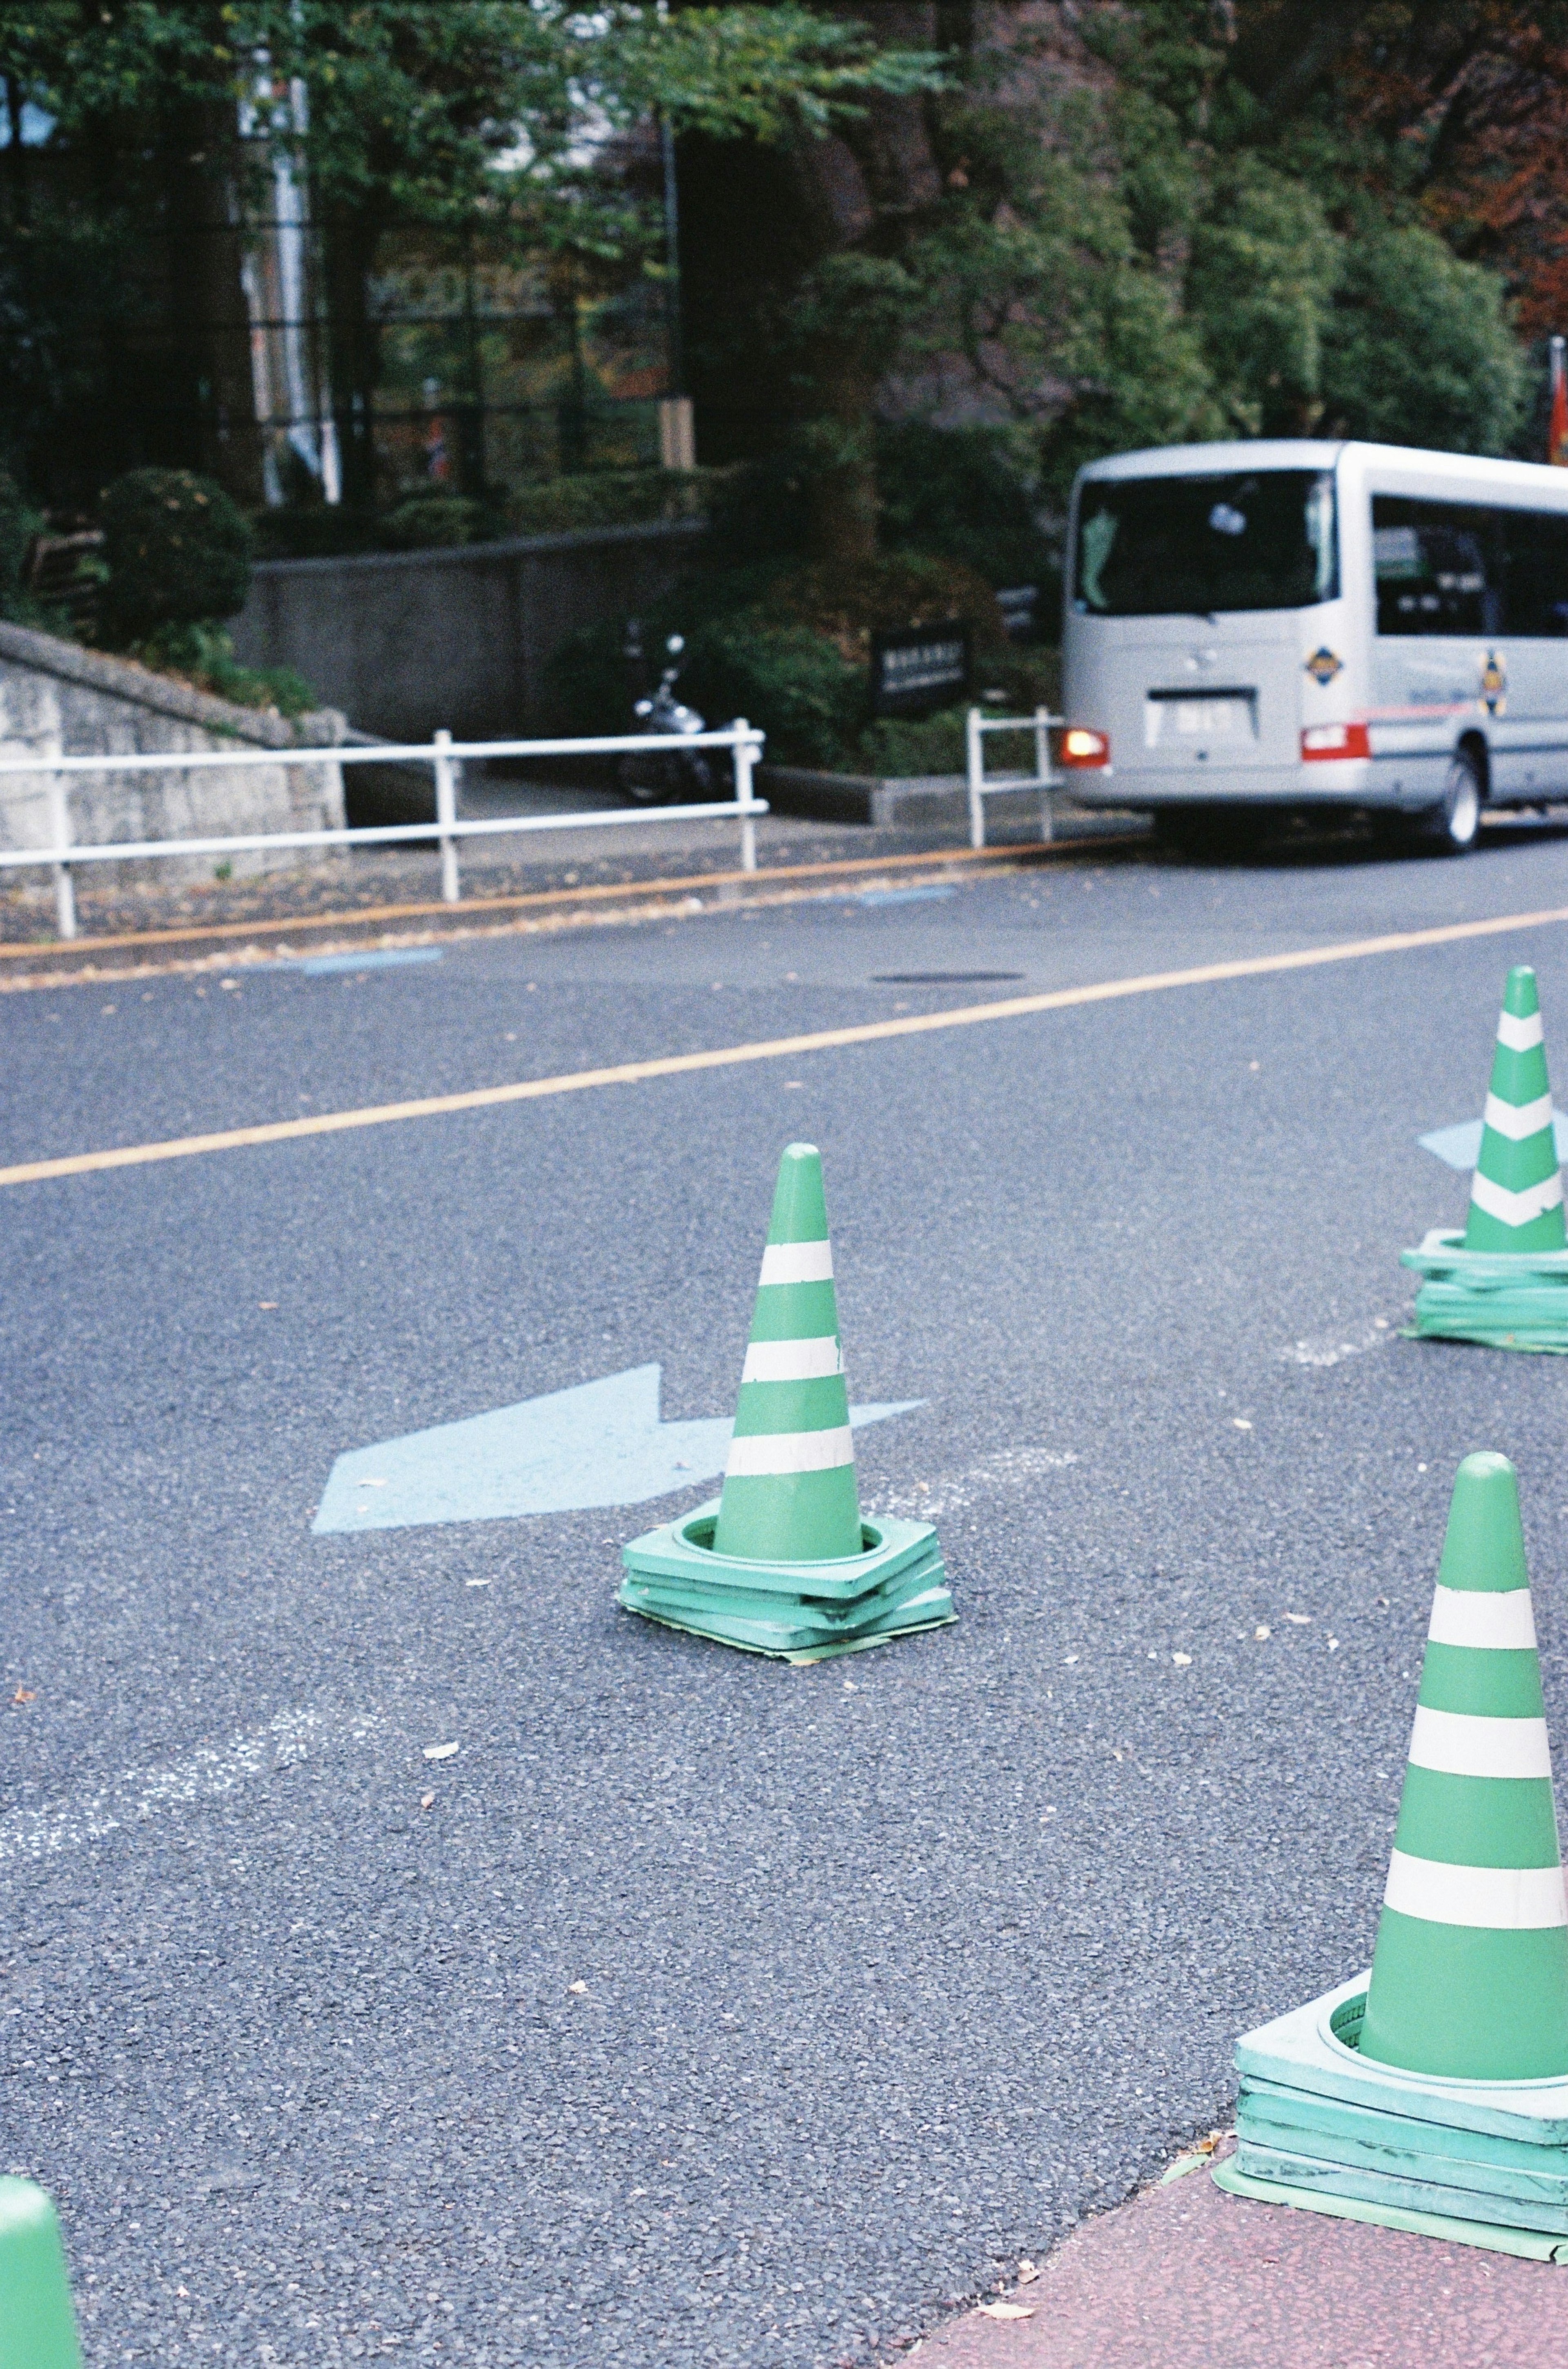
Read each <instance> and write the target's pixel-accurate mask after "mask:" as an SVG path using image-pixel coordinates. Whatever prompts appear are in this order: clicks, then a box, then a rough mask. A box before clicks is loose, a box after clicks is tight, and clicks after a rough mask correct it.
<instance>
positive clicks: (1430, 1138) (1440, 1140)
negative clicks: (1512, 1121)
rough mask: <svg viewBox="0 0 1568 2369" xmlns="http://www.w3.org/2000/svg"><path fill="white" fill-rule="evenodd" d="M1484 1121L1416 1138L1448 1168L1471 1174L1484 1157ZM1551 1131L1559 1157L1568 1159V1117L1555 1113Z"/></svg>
mask: <svg viewBox="0 0 1568 2369" xmlns="http://www.w3.org/2000/svg"><path fill="white" fill-rule="evenodd" d="M1481 1129H1482V1121H1481V1120H1480V1119H1478V1118H1462V1119H1460V1120H1459V1121H1458V1122H1457V1124H1456V1125H1455V1126H1453V1127H1434V1128H1433V1130H1432V1133H1431V1134H1430V1135H1418V1136H1417V1137H1416V1139H1415V1140H1416V1141H1417V1143H1418V1144H1419V1145H1420V1146H1421V1149H1422V1150H1423V1151H1435V1152H1436V1155H1437V1157H1438V1159H1439V1160H1440V1161H1441V1162H1443V1164H1444V1166H1445V1167H1447V1168H1462V1169H1464V1170H1465V1171H1466V1172H1467V1173H1468V1172H1469V1170H1471V1169H1472V1168H1473V1167H1474V1166H1475V1163H1476V1162H1477V1161H1478V1160H1479V1159H1480V1158H1481ZM1551 1129H1552V1133H1553V1135H1554V1136H1555V1137H1556V1139H1557V1157H1558V1158H1559V1160H1568V1115H1565V1114H1564V1113H1563V1112H1562V1111H1554V1112H1553V1113H1552V1118H1551Z"/></svg>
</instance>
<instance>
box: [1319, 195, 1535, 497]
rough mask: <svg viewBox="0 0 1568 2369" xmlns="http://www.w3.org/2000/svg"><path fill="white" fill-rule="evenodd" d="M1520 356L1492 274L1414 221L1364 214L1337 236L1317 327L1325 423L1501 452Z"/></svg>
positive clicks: (1384, 436)
mask: <svg viewBox="0 0 1568 2369" xmlns="http://www.w3.org/2000/svg"><path fill="white" fill-rule="evenodd" d="M1526 379H1527V362H1526V357H1525V354H1524V351H1523V349H1522V348H1521V347H1520V345H1519V343H1518V340H1517V338H1516V337H1515V335H1514V332H1513V328H1512V326H1511V324H1510V320H1509V316H1508V310H1507V304H1506V301H1505V293H1504V287H1503V282H1502V280H1500V279H1499V277H1498V276H1497V274H1496V273H1495V272H1494V271H1489V270H1487V269H1484V268H1483V267H1482V265H1480V264H1476V263H1465V262H1462V261H1461V260H1460V259H1459V257H1457V256H1455V255H1454V254H1453V253H1452V252H1451V250H1450V249H1449V248H1448V246H1445V244H1444V242H1443V241H1442V240H1441V239H1440V238H1438V237H1437V236H1436V235H1435V234H1434V233H1433V232H1431V231H1428V230H1424V229H1422V228H1421V227H1420V226H1419V225H1418V224H1413V223H1411V224H1404V225H1399V224H1392V223H1379V222H1373V223H1368V225H1366V227H1365V228H1364V229H1363V231H1362V233H1361V235H1359V236H1357V237H1355V238H1351V239H1349V240H1347V241H1346V243H1345V272H1344V278H1343V280H1342V282H1341V285H1340V288H1339V292H1338V297H1337V301H1336V303H1335V304H1334V308H1333V314H1332V315H1331V317H1330V319H1329V322H1328V324H1327V326H1326V328H1325V331H1324V357H1323V393H1324V398H1325V409H1326V414H1327V424H1328V425H1329V426H1330V427H1331V429H1333V432H1335V433H1339V434H1343V435H1350V436H1368V437H1372V438H1374V439H1376V440H1378V441H1380V442H1383V443H1389V444H1426V445H1432V446H1435V447H1436V449H1437V450H1438V451H1441V452H1506V451H1507V450H1508V449H1509V446H1510V444H1511V443H1512V441H1513V439H1514V437H1515V434H1516V430H1517V429H1518V426H1519V422H1520V418H1521V416H1522V414H1523V411H1524V407H1525V401H1526V392H1527V389H1526Z"/></svg>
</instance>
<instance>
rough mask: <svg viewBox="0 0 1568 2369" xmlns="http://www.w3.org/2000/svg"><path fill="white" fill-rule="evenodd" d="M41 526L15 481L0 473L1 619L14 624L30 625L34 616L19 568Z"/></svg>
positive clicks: (10, 476) (35, 603)
mask: <svg viewBox="0 0 1568 2369" xmlns="http://www.w3.org/2000/svg"><path fill="white" fill-rule="evenodd" d="M40 523H41V521H40V518H39V514H38V512H37V511H36V510H32V509H29V508H28V505H27V503H26V502H24V501H23V499H22V496H21V489H20V487H19V486H17V481H16V479H15V478H14V477H13V476H12V475H10V473H9V471H8V470H6V469H0V617H8V618H10V619H12V620H13V622H15V623H16V624H31V623H32V622H33V621H34V619H35V617H36V615H37V610H38V604H37V602H36V601H33V600H31V599H30V598H29V595H28V594H27V593H26V592H24V591H23V589H22V566H23V563H24V562H25V560H26V558H27V555H28V546H29V544H30V543H31V541H32V539H33V537H34V535H35V534H36V533H37V532H38V530H39V527H40Z"/></svg>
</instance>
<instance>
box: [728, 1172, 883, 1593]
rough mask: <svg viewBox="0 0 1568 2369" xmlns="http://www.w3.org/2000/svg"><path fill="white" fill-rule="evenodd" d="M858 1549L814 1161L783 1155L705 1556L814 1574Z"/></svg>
mask: <svg viewBox="0 0 1568 2369" xmlns="http://www.w3.org/2000/svg"><path fill="white" fill-rule="evenodd" d="M863 1544H864V1541H863V1539H862V1536H861V1519H860V1496H859V1493H858V1491H857V1489H856V1487H855V1477H854V1435H853V1432H852V1431H851V1429H850V1402H849V1391H848V1390H847V1389H846V1387H845V1383H844V1360H843V1353H842V1350H841V1347H840V1344H839V1303H838V1297H837V1294H836V1293H835V1291H834V1289H833V1245H832V1243H831V1242H830V1240H829V1238H828V1207H827V1202H826V1199H825V1197H824V1196H823V1191H822V1156H821V1154H820V1152H819V1151H818V1149H817V1147H816V1145H815V1144H814V1143H791V1144H787V1145H786V1146H785V1148H784V1157H783V1159H782V1160H781V1161H780V1162H779V1180H778V1184H777V1185H776V1187H775V1189H774V1192H773V1220H772V1223H771V1224H770V1225H769V1228H768V1242H767V1247H766V1249H765V1250H764V1251H763V1253H762V1272H761V1278H760V1280H759V1282H758V1286H757V1305H756V1312H755V1314H754V1315H753V1317H752V1320H751V1338H750V1343H749V1345H748V1346H747V1350H746V1363H745V1366H744V1367H743V1368H742V1370H741V1376H740V1402H739V1404H738V1408H737V1410H736V1416H735V1436H734V1438H733V1439H732V1440H731V1442H730V1448H729V1457H728V1460H727V1463H726V1466H725V1473H724V1494H723V1496H722V1498H721V1499H720V1501H719V1512H718V1523H717V1527H716V1528H715V1532H714V1551H715V1554H727V1555H741V1556H744V1557H746V1558H747V1559H748V1560H750V1561H752V1562H828V1561H832V1560H836V1559H838V1558H839V1557H841V1556H843V1555H854V1554H859V1553H860V1552H861V1550H862V1546H863Z"/></svg>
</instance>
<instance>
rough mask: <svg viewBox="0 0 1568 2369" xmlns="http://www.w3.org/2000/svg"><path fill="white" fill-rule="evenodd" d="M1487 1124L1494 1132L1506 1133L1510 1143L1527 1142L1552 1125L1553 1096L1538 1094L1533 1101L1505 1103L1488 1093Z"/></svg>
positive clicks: (1498, 1133)
mask: <svg viewBox="0 0 1568 2369" xmlns="http://www.w3.org/2000/svg"><path fill="white" fill-rule="evenodd" d="M1485 1124H1486V1125H1487V1126H1488V1127H1491V1128H1492V1130H1493V1132H1494V1134H1496V1135H1505V1136H1506V1137H1507V1139H1508V1140H1509V1142H1510V1143H1525V1142H1527V1141H1528V1139H1529V1138H1530V1137H1531V1136H1532V1135H1539V1134H1540V1132H1541V1130H1542V1128H1543V1127H1550V1126H1551V1095H1550V1094H1537V1096H1536V1098H1535V1100H1534V1102H1533V1103H1505V1102H1500V1101H1499V1100H1498V1098H1497V1096H1496V1095H1495V1094H1488V1095H1487V1097H1486V1114H1485Z"/></svg>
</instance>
